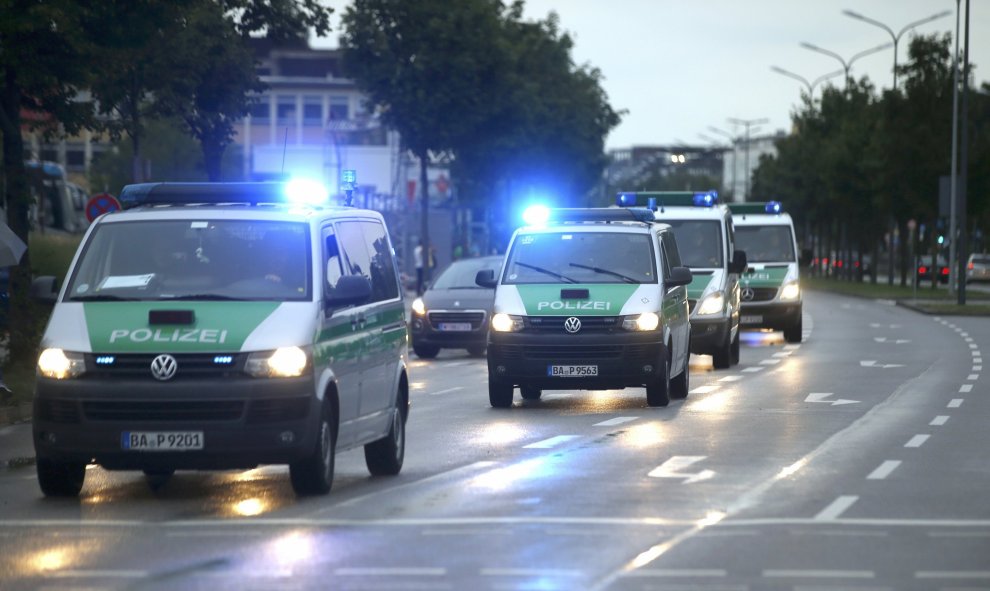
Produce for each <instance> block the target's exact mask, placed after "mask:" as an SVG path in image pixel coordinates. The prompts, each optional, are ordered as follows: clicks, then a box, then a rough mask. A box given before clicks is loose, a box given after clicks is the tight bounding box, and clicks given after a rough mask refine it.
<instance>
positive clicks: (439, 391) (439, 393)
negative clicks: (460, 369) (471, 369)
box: [429, 386, 464, 396]
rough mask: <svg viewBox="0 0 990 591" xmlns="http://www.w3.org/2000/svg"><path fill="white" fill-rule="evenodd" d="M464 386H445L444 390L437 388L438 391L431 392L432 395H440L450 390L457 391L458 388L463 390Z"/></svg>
mask: <svg viewBox="0 0 990 591" xmlns="http://www.w3.org/2000/svg"><path fill="white" fill-rule="evenodd" d="M463 389H464V386H454V387H453V388H444V389H443V390H437V391H436V392H430V393H429V394H430V396H439V395H441V394H446V393H448V392H456V391H458V390H463Z"/></svg>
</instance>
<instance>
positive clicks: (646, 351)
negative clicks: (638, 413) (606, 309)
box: [488, 331, 663, 390]
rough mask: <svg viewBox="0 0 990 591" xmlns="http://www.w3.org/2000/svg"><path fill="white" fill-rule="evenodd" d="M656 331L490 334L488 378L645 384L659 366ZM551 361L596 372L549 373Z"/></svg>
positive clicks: (557, 384) (561, 385) (585, 386)
mask: <svg viewBox="0 0 990 591" xmlns="http://www.w3.org/2000/svg"><path fill="white" fill-rule="evenodd" d="M661 338H662V337H661V333H660V331H652V332H647V333H636V332H628V333H624V334H600V333H590V334H587V335H566V336H561V335H540V334H526V333H496V332H492V333H490V336H489V339H488V379H489V380H490V381H493V382H499V383H511V384H513V385H526V386H535V387H538V388H543V389H547V390H572V389H578V390H608V389H613V388H625V387H639V386H645V385H646V383H647V382H649V381H652V380H654V379H656V377H657V376H658V374H659V373H660V372H661V371H662V365H661V359H662V358H661V352H662V351H663V343H662V341H661ZM553 365H594V366H596V367H597V371H598V375H596V376H580V377H554V376H550V375H548V374H549V368H550V366H553Z"/></svg>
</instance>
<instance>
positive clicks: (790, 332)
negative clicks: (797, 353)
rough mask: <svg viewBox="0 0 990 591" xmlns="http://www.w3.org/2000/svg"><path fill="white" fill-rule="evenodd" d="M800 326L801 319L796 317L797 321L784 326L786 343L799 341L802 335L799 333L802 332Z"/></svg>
mask: <svg viewBox="0 0 990 591" xmlns="http://www.w3.org/2000/svg"><path fill="white" fill-rule="evenodd" d="M801 326H802V322H801V319H800V318H798V321H797V322H795V323H794V324H792V325H790V326H788V327H787V328H785V329H784V340H785V341H787V342H788V343H800V342H801V336H802V335H801V333H802V332H804V331H803V329H802V328H801Z"/></svg>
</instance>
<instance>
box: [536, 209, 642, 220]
mask: <svg viewBox="0 0 990 591" xmlns="http://www.w3.org/2000/svg"><path fill="white" fill-rule="evenodd" d="M548 211H549V219H548V220H547V221H549V222H647V223H653V222H655V221H656V215H655V214H654V213H653V211H652V210H649V209H646V208H645V207H588V208H563V209H551V210H548Z"/></svg>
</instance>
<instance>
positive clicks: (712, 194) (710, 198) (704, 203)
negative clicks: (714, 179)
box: [692, 191, 718, 207]
mask: <svg viewBox="0 0 990 591" xmlns="http://www.w3.org/2000/svg"><path fill="white" fill-rule="evenodd" d="M692 202H693V203H694V205H695V207H714V206H715V205H716V204H717V203H718V191H705V192H703V193H695V194H694V197H693V199H692Z"/></svg>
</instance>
